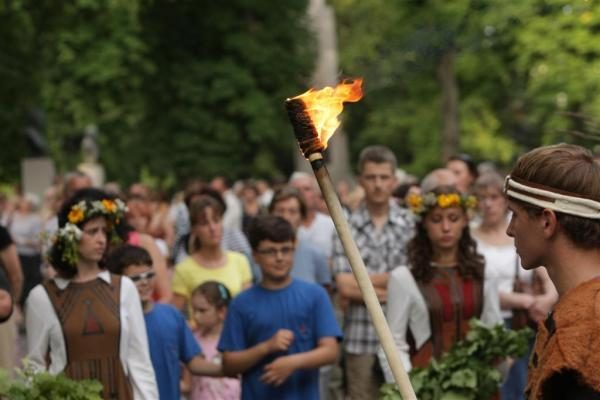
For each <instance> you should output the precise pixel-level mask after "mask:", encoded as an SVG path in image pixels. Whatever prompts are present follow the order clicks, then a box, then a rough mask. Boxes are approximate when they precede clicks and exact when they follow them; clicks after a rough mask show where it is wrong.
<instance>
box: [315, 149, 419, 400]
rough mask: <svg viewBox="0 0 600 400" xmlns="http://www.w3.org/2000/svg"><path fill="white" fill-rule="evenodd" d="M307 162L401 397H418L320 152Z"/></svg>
mask: <svg viewBox="0 0 600 400" xmlns="http://www.w3.org/2000/svg"><path fill="white" fill-rule="evenodd" d="M309 161H310V164H311V166H312V168H313V171H314V173H315V176H316V178H317V182H318V183H319V187H320V188H321V193H322V194H323V198H324V200H325V203H326V204H327V208H328V209H329V213H330V214H331V218H332V219H333V223H334V224H335V229H336V230H337V233H338V235H339V237H340V240H341V242H342V245H343V246H344V251H345V252H346V256H347V257H348V261H349V262H350V266H351V267H352V272H353V273H354V277H355V278H356V281H357V282H358V286H359V288H360V291H361V293H362V296H363V299H364V302H365V305H366V306H367V310H368V311H369V314H370V316H371V320H372V321H373V325H374V326H375V330H376V331H377V335H378V336H379V340H380V341H381V345H382V347H383V351H384V352H385V355H386V357H387V360H388V362H389V364H390V367H391V369H392V373H393V374H394V379H395V380H396V383H397V384H398V387H399V389H400V393H401V394H402V398H403V399H405V400H414V399H416V398H417V397H416V395H415V392H414V390H413V387H412V385H411V383H410V380H409V378H408V374H407V373H406V370H405V369H404V366H403V365H402V362H401V361H400V357H399V356H398V352H397V350H396V345H395V343H394V340H393V338H392V332H391V331H390V327H389V325H388V324H387V320H386V319H385V315H384V314H383V309H382V308H381V305H380V304H379V300H378V299H377V294H376V293H375V289H374V288H373V284H372V283H371V280H370V279H369V274H368V272H367V268H366V267H365V264H364V262H363V259H362V257H361V255H360V252H359V251H358V247H357V246H356V243H355V242H354V239H353V238H352V233H351V231H350V226H349V225H348V222H347V221H346V217H345V216H344V212H343V211H342V205H341V204H340V200H339V198H338V196H337V194H336V192H335V188H334V187H333V183H332V182H331V178H330V177H329V172H328V171H327V167H326V166H325V162H324V160H323V156H322V154H321V153H313V154H311V155H310V156H309Z"/></svg>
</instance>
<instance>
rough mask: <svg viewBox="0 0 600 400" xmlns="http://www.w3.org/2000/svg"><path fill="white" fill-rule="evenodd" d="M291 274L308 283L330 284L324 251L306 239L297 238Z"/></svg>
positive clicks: (329, 274)
mask: <svg viewBox="0 0 600 400" xmlns="http://www.w3.org/2000/svg"><path fill="white" fill-rule="evenodd" d="M292 276H293V277H294V278H297V279H302V280H303V281H306V282H310V283H318V284H320V285H327V284H330V283H331V273H330V272H329V266H328V265H327V257H325V253H323V252H322V251H321V250H319V249H318V248H317V247H316V246H315V245H314V244H312V243H310V242H309V241H308V240H303V239H299V240H298V246H297V247H296V251H295V253H294V266H293V267H292Z"/></svg>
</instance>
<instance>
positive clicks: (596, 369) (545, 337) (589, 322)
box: [525, 278, 600, 400]
mask: <svg viewBox="0 0 600 400" xmlns="http://www.w3.org/2000/svg"><path fill="white" fill-rule="evenodd" d="M599 333H600V278H596V279H592V280H590V281H587V282H585V283H583V284H581V285H579V286H577V287H576V288H574V289H571V290H570V291H568V292H567V293H566V294H565V295H564V296H563V297H562V298H561V299H560V301H559V303H558V304H557V305H556V307H555V309H554V312H553V313H552V314H551V315H550V316H549V317H548V319H547V320H546V322H545V323H540V324H538V334H537V337H536V340H535V346H534V351H533V353H532V354H531V358H530V359H529V379H528V382H527V387H526V388H525V394H526V397H527V398H528V399H530V400H538V399H542V398H543V397H544V390H551V388H544V384H545V383H546V382H547V381H548V380H549V379H550V378H551V377H552V375H554V374H558V373H560V372H565V371H569V370H571V371H576V372H577V374H578V375H579V376H580V377H581V379H582V380H583V383H585V384H586V385H587V386H589V387H590V388H592V389H594V390H596V391H598V392H600V334H599Z"/></svg>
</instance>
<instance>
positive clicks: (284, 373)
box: [261, 337, 339, 386]
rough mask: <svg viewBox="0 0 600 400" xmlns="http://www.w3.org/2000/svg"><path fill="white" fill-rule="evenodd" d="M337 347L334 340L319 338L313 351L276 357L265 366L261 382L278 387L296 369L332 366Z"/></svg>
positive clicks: (331, 338)
mask: <svg viewBox="0 0 600 400" xmlns="http://www.w3.org/2000/svg"><path fill="white" fill-rule="evenodd" d="M338 347H339V346H338V342H337V339H336V338H334V337H324V338H321V339H319V342H318V343H317V347H315V348H314V349H313V350H310V351H306V352H304V353H296V354H291V355H289V356H283V357H278V358H277V359H275V361H273V362H272V363H270V364H267V365H266V366H265V373H264V374H263V375H262V377H261V381H263V382H264V383H266V384H269V385H275V386H279V385H281V384H282V383H283V382H285V380H286V379H287V378H288V377H289V376H290V375H291V374H292V373H293V372H294V371H296V370H298V369H314V368H319V367H321V366H323V365H327V364H333V363H334V362H335V360H336V358H337V354H338Z"/></svg>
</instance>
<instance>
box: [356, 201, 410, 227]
mask: <svg viewBox="0 0 600 400" xmlns="http://www.w3.org/2000/svg"><path fill="white" fill-rule="evenodd" d="M350 219H351V221H352V224H353V225H354V226H356V227H357V228H359V229H362V228H364V227H365V226H366V225H368V224H372V222H371V215H370V214H369V210H367V206H366V204H365V203H364V202H363V203H362V204H361V205H360V207H358V209H357V210H356V211H355V212H354V213H353V214H352V216H351V218H350ZM387 224H392V225H401V226H402V225H405V226H407V227H410V226H412V225H414V217H413V215H412V214H411V213H410V211H408V210H405V209H403V208H401V207H400V206H399V205H398V204H396V202H395V201H393V200H390V211H389V218H388V221H387Z"/></svg>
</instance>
